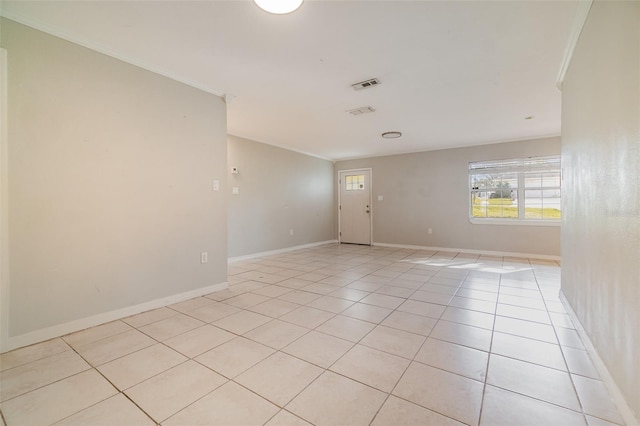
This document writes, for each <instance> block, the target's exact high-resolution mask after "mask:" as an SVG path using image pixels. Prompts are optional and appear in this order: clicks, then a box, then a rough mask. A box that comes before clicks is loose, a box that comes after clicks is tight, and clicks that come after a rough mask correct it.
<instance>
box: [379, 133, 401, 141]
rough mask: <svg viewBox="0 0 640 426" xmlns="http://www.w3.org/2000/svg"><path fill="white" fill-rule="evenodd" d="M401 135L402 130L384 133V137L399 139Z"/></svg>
mask: <svg viewBox="0 0 640 426" xmlns="http://www.w3.org/2000/svg"><path fill="white" fill-rule="evenodd" d="M400 136H402V133H400V132H384V133H383V134H382V137H383V138H384V139H398V138H399V137H400Z"/></svg>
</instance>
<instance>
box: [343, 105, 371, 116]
mask: <svg viewBox="0 0 640 426" xmlns="http://www.w3.org/2000/svg"><path fill="white" fill-rule="evenodd" d="M373 111H375V109H373V108H371V107H370V106H365V107H360V108H355V109H350V110H348V111H347V112H348V113H349V114H351V115H361V114H368V113H370V112H373Z"/></svg>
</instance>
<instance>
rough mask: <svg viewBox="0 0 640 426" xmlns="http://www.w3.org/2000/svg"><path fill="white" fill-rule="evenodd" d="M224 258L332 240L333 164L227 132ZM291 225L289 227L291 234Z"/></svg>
mask: <svg viewBox="0 0 640 426" xmlns="http://www.w3.org/2000/svg"><path fill="white" fill-rule="evenodd" d="M228 152H229V154H228V156H229V170H231V167H238V171H239V172H238V174H229V175H228V179H229V194H231V188H232V187H234V186H235V187H238V188H239V194H238V195H229V197H230V200H229V257H237V256H245V255H250V254H254V253H261V252H265V251H270V250H277V249H282V248H287V247H293V246H299V245H304V244H310V243H316V242H320V241H328V240H334V239H335V238H336V236H335V235H336V234H335V225H334V222H335V214H336V213H335V206H334V201H333V163H332V162H331V161H327V160H322V159H319V158H315V157H311V156H308V155H304V154H299V153H296V152H293V151H289V150H286V149H282V148H277V147H274V146H271V145H266V144H263V143H258V142H255V141H251V140H248V139H242V138H239V137H235V136H229V148H228ZM290 230H293V235H291V233H290Z"/></svg>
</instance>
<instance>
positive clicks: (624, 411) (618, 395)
mask: <svg viewBox="0 0 640 426" xmlns="http://www.w3.org/2000/svg"><path fill="white" fill-rule="evenodd" d="M560 301H561V302H562V304H563V305H564V308H565V309H566V310H567V313H568V314H569V317H571V321H572V322H573V325H574V326H575V327H576V331H577V332H578V335H579V336H580V339H582V344H583V345H584V348H585V349H586V350H587V353H588V354H589V356H590V357H591V361H593V365H594V367H595V368H596V370H598V374H599V375H600V377H601V378H602V381H603V383H604V385H605V386H606V387H607V389H608V390H609V394H610V395H611V399H612V400H613V403H614V404H615V406H616V408H617V409H618V411H619V412H620V415H621V416H622V419H623V420H624V422H625V424H627V425H629V426H632V425H640V421H638V419H636V417H635V415H634V413H633V410H632V409H631V407H629V404H627V400H626V399H625V397H624V395H623V394H622V392H621V391H620V388H619V387H618V385H617V384H616V382H615V380H613V377H612V376H611V374H610V373H609V370H608V369H607V367H606V366H605V364H604V362H603V361H602V359H601V358H600V355H598V351H597V350H596V347H595V346H593V343H592V342H591V339H590V338H589V335H588V334H587V331H586V330H585V329H584V327H583V326H582V323H581V322H580V319H579V318H578V316H577V315H576V313H575V311H574V310H573V308H572V307H571V304H570V303H569V301H568V300H567V298H566V296H565V295H564V293H563V292H562V290H560Z"/></svg>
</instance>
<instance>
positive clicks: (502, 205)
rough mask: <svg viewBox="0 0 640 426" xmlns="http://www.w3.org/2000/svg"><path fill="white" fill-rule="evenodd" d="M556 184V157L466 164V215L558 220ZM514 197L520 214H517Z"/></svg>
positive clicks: (559, 182) (557, 158)
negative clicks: (520, 208)
mask: <svg viewBox="0 0 640 426" xmlns="http://www.w3.org/2000/svg"><path fill="white" fill-rule="evenodd" d="M519 185H523V186H524V187H522V188H519ZM560 185H561V179H560V157H534V158H526V159H513V160H496V161H483V162H475V163H470V164H469V194H470V196H471V199H470V205H471V211H470V216H471V217H472V218H497V219H498V218H499V219H506V218H512V219H539V220H558V219H560ZM518 198H520V202H521V203H524V208H523V209H522V212H523V213H524V216H519V215H520V213H521V211H520V210H519V209H518Z"/></svg>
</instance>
